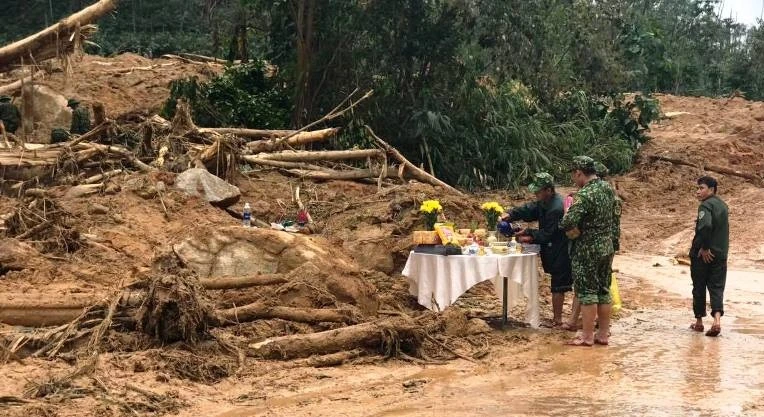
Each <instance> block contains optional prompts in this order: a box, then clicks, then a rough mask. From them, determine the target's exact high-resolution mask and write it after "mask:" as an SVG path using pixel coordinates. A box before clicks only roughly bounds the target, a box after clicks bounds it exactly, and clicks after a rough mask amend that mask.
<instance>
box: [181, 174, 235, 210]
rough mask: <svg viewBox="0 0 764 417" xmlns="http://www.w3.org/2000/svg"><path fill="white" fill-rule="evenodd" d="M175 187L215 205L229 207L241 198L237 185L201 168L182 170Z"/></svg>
mask: <svg viewBox="0 0 764 417" xmlns="http://www.w3.org/2000/svg"><path fill="white" fill-rule="evenodd" d="M175 187H177V188H178V189H179V190H181V191H183V192H184V193H186V194H188V195H190V196H192V197H199V198H203V199H204V200H205V201H207V202H208V203H210V204H212V205H213V206H217V207H223V208H225V207H229V206H231V205H233V204H236V202H237V201H239V198H241V191H239V187H236V186H234V185H231V184H229V183H227V182H226V181H225V180H223V179H220V178H219V177H216V176H215V175H213V174H210V173H209V172H208V171H207V170H205V169H202V168H191V169H188V170H186V171H184V172H182V173H181V174H180V175H178V177H177V178H176V179H175Z"/></svg>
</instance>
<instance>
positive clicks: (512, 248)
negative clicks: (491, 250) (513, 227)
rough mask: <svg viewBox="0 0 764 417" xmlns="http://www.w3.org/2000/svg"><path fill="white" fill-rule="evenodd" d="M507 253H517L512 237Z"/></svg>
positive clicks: (515, 242) (515, 243)
mask: <svg viewBox="0 0 764 417" xmlns="http://www.w3.org/2000/svg"><path fill="white" fill-rule="evenodd" d="M507 246H509V253H517V240H515V237H514V236H512V240H510V241H509V245H507Z"/></svg>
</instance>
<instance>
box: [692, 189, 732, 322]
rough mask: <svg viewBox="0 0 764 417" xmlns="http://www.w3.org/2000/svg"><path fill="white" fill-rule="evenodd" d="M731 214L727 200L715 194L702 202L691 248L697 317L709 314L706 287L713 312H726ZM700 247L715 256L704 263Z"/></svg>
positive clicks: (693, 306) (693, 302) (693, 291)
mask: <svg viewBox="0 0 764 417" xmlns="http://www.w3.org/2000/svg"><path fill="white" fill-rule="evenodd" d="M729 239H730V231H729V214H728V210H727V204H725V203H724V201H722V199H721V198H719V197H717V196H716V195H714V196H711V197H709V198H707V199H706V200H704V201H703V202H702V203H700V206H699V207H698V217H697V220H696V221H695V237H694V238H693V239H692V247H691V249H690V275H691V276H692V309H693V312H694V313H695V317H696V318H700V317H705V316H706V289H707V290H708V293H709V294H710V295H711V315H712V316H713V315H714V314H716V313H720V314H721V315H724V303H723V298H724V286H725V284H726V282H727V254H728V252H729ZM701 249H711V253H712V254H713V255H714V260H713V261H711V263H705V262H704V261H703V259H701V258H700V255H699V252H700V250H701Z"/></svg>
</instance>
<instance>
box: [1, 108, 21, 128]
mask: <svg viewBox="0 0 764 417" xmlns="http://www.w3.org/2000/svg"><path fill="white" fill-rule="evenodd" d="M0 120H2V121H3V125H5V130H6V131H7V132H9V133H16V130H17V129H18V128H19V125H20V124H21V113H19V109H18V108H17V107H16V106H15V105H13V104H11V103H0Z"/></svg>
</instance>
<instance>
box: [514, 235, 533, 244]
mask: <svg viewBox="0 0 764 417" xmlns="http://www.w3.org/2000/svg"><path fill="white" fill-rule="evenodd" d="M517 241H518V242H520V243H533V237H531V236H528V235H522V236H519V237H518V238H517Z"/></svg>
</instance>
